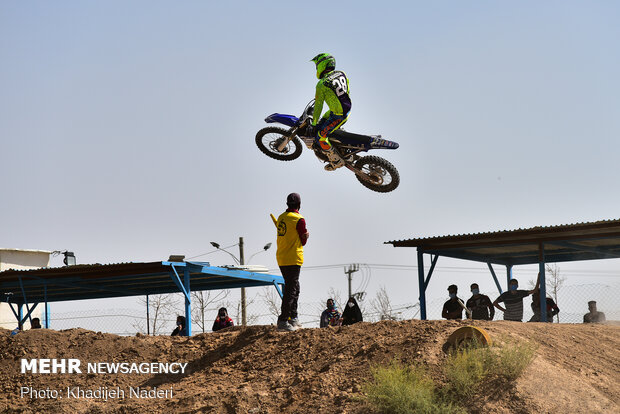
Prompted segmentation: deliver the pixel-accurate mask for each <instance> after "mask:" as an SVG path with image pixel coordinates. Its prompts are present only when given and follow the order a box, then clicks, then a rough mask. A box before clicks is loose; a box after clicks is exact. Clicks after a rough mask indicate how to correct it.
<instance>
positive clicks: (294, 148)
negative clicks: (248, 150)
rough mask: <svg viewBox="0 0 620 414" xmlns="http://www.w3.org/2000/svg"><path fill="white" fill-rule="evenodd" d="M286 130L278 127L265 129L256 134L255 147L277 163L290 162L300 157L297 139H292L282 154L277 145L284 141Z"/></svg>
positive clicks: (300, 147) (299, 144)
mask: <svg viewBox="0 0 620 414" xmlns="http://www.w3.org/2000/svg"><path fill="white" fill-rule="evenodd" d="M287 133H288V130H287V129H284V128H279V127H266V128H263V129H261V130H260V131H258V132H257V133H256V146H257V147H258V149H259V150H261V152H262V153H263V154H265V155H267V156H268V157H271V158H273V159H276V160H279V161H292V160H294V159H296V158H299V156H300V155H301V150H302V146H301V145H302V144H301V141H300V140H299V138H297V137H293V139H291V140H290V141H289V142H288V144H287V145H286V147H284V150H283V151H282V152H280V151H278V145H279V144H280V143H281V142H282V140H283V139H286V136H287Z"/></svg>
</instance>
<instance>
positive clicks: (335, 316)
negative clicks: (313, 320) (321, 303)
mask: <svg viewBox="0 0 620 414" xmlns="http://www.w3.org/2000/svg"><path fill="white" fill-rule="evenodd" d="M341 323H342V319H341V318H340V312H338V309H337V308H336V304H335V303H334V300H333V299H327V309H325V310H324V311H323V313H322V314H321V322H320V324H319V326H320V327H321V328H325V327H327V326H340V324H341Z"/></svg>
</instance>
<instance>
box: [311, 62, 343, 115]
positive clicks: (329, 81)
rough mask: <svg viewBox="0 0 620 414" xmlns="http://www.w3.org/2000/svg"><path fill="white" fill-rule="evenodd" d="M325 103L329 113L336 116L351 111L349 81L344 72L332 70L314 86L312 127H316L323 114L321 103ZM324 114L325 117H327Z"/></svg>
mask: <svg viewBox="0 0 620 414" xmlns="http://www.w3.org/2000/svg"><path fill="white" fill-rule="evenodd" d="M324 102H326V103H327V106H328V107H329V109H330V111H331V112H333V113H334V114H336V115H345V116H346V115H347V114H348V113H349V111H350V110H351V97H350V96H349V79H348V78H347V75H345V73H344V72H342V71H340V70H334V71H331V72H329V73H328V74H326V75H325V76H323V77H322V78H321V79H320V80H319V82H318V83H317V84H316V95H315V101H314V113H313V114H312V125H316V124H317V123H318V122H319V119H320V118H321V112H323V103H324ZM328 113H329V111H328V112H326V113H325V115H326V116H328V115H327V114H328Z"/></svg>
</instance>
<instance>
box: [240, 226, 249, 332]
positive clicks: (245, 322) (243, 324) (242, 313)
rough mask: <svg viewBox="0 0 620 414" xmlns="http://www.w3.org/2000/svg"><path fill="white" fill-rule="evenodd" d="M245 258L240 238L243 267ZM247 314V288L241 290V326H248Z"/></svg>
mask: <svg viewBox="0 0 620 414" xmlns="http://www.w3.org/2000/svg"><path fill="white" fill-rule="evenodd" d="M244 261H245V260H244V256H243V237H239V264H240V265H241V266H243V265H244ZM246 324H247V320H246V313H245V288H244V287H242V288H241V325H242V326H246Z"/></svg>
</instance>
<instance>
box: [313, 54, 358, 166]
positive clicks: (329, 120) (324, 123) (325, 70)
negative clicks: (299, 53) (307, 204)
mask: <svg viewBox="0 0 620 414" xmlns="http://www.w3.org/2000/svg"><path fill="white" fill-rule="evenodd" d="M311 61H312V62H314V64H315V65H316V77H317V78H318V79H319V82H318V83H317V84H316V96H315V102H314V113H313V115H312V126H311V128H310V135H312V136H313V135H315V134H316V136H315V142H318V144H319V146H320V148H321V150H322V151H323V153H324V154H325V155H326V156H327V158H328V159H329V164H327V165H326V166H325V169H326V170H327V171H333V170H335V169H336V168H340V167H342V166H343V165H344V160H343V159H342V157H341V156H340V154H338V152H337V151H336V150H335V148H334V147H333V146H332V144H331V143H330V142H329V138H328V135H329V134H331V133H332V132H334V131H335V130H337V129H338V128H340V127H341V126H342V125H343V124H344V123H345V122H347V118H348V116H349V112H350V111H351V98H350V96H349V79H348V78H347V75H345V73H344V72H342V71H340V70H336V59H335V58H334V57H333V56H332V55H330V54H328V53H319V54H318V55H316V56H315V57H314V58H313V59H312V60H311ZM324 102H326V103H327V106H328V107H329V110H328V111H327V112H325V114H324V115H323V117H322V118H321V112H322V111H323V103H324Z"/></svg>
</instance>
